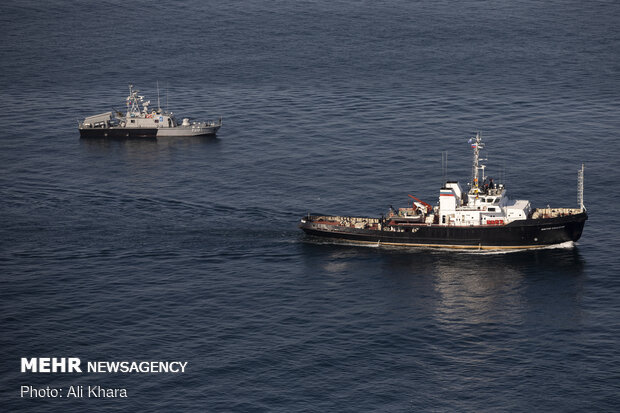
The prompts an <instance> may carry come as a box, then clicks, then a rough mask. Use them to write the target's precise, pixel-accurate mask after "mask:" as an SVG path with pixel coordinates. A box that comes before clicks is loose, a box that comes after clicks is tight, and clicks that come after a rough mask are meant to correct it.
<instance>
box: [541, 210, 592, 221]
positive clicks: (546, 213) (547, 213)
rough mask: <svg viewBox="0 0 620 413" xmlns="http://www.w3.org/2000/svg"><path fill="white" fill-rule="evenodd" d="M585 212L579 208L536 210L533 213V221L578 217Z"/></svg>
mask: <svg viewBox="0 0 620 413" xmlns="http://www.w3.org/2000/svg"><path fill="white" fill-rule="evenodd" d="M581 212H583V211H582V210H581V209H579V208H536V209H534V211H532V219H540V218H557V217H563V216H567V215H577V214H580V213H581Z"/></svg>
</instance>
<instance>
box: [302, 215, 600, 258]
mask: <svg viewBox="0 0 620 413" xmlns="http://www.w3.org/2000/svg"><path fill="white" fill-rule="evenodd" d="M321 218H325V217H319V216H311V215H309V216H307V217H304V218H303V219H302V220H301V224H300V225H299V226H300V228H301V229H302V230H303V231H304V232H305V233H307V234H308V235H313V236H319V237H328V238H335V239H340V240H346V241H350V242H357V243H365V244H384V245H397V246H408V247H439V248H466V249H520V248H541V247H545V246H549V245H556V244H561V243H564V242H567V241H577V240H578V239H579V238H580V237H581V233H582V231H583V227H584V224H585V221H586V220H587V219H588V216H587V213H586V212H583V213H580V214H576V215H571V216H565V217H557V218H544V219H527V220H522V221H515V222H512V223H510V224H507V225H489V226H467V227H465V226H447V225H439V224H422V223H420V224H413V225H409V226H407V227H404V228H402V231H401V230H400V229H399V230H398V231H394V230H392V229H390V227H387V228H383V226H381V225H379V224H378V225H376V226H377V229H370V228H355V227H351V226H343V225H338V222H337V221H330V220H322V219H321ZM342 218H347V217H342ZM354 219H355V218H354ZM374 221H379V220H376V219H375V220H374ZM379 227H381V228H382V229H378V228H379Z"/></svg>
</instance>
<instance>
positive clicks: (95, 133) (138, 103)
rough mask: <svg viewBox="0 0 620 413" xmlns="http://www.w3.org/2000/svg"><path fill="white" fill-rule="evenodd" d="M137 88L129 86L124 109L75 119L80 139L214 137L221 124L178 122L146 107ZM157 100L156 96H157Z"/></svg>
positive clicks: (168, 115)
mask: <svg viewBox="0 0 620 413" xmlns="http://www.w3.org/2000/svg"><path fill="white" fill-rule="evenodd" d="M139 92H140V91H139V90H137V89H134V87H133V85H129V96H127V99H126V100H125V104H126V106H127V111H126V112H125V113H122V112H119V111H116V110H114V111H111V112H105V113H101V114H99V115H94V116H89V117H87V118H85V119H84V120H83V121H81V122H78V129H79V131H80V137H82V138H90V137H97V138H156V137H164V136H213V135H215V134H216V133H217V131H218V130H219V129H220V128H221V127H222V118H221V117H220V118H219V120H218V121H217V122H216V121H207V122H196V121H190V119H189V118H183V119H182V120H181V122H178V121H177V118H176V117H175V115H174V114H173V113H172V112H168V111H165V110H163V109H162V108H161V107H160V106H159V102H158V107H157V109H149V105H150V104H151V101H150V100H145V99H144V96H141V95H139ZM158 100H159V99H158Z"/></svg>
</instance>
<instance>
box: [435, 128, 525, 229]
mask: <svg viewBox="0 0 620 413" xmlns="http://www.w3.org/2000/svg"><path fill="white" fill-rule="evenodd" d="M469 142H470V144H471V147H472V148H473V150H474V160H473V166H472V182H471V188H470V189H469V191H468V192H464V191H463V189H462V188H461V185H460V184H459V183H458V182H455V181H448V182H446V184H445V185H444V186H443V187H442V188H441V190H440V193H439V204H438V206H437V207H435V208H434V213H435V214H436V215H437V216H438V217H439V219H438V222H437V223H438V224H440V225H457V226H472V225H473V226H479V225H505V224H508V223H510V222H513V221H517V220H524V219H527V218H528V217H530V215H531V212H532V208H531V205H530V202H529V201H526V200H510V199H509V198H508V197H507V195H506V188H505V187H504V185H503V184H496V183H495V182H493V179H490V180H489V182H487V177H486V176H485V168H486V165H482V164H481V163H480V160H481V159H480V151H481V150H482V149H483V148H484V143H482V136H481V135H480V133H478V134H476V136H475V137H474V138H471V139H470V140H469Z"/></svg>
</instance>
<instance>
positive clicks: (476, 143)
mask: <svg viewBox="0 0 620 413" xmlns="http://www.w3.org/2000/svg"><path fill="white" fill-rule="evenodd" d="M469 143H471V147H472V149H473V150H474V161H473V165H472V182H471V191H470V193H472V194H477V193H478V192H480V179H479V175H480V174H479V171H482V180H483V181H484V178H485V177H484V168H486V165H482V164H480V161H481V159H480V150H481V149H484V143H482V135H481V134H480V132H477V133H476V136H475V137H474V138H471V139H469Z"/></svg>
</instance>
